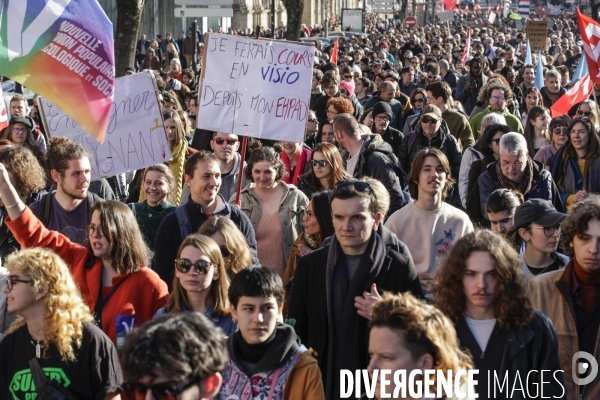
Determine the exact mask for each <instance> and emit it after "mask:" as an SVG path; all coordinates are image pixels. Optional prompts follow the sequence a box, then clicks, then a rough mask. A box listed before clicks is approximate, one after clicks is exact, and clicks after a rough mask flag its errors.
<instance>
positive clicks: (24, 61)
mask: <svg viewBox="0 0 600 400" xmlns="http://www.w3.org/2000/svg"><path fill="white" fill-rule="evenodd" d="M0 15H1V16H2V23H0V75H3V76H8V77H10V78H12V79H14V80H15V81H17V82H20V83H22V84H23V85H25V86H27V87H28V88H29V89H31V90H33V91H35V92H36V93H38V94H40V95H41V96H43V97H46V98H47V99H48V100H50V101H52V102H53V103H54V104H56V105H57V106H58V107H60V108H61V109H63V110H66V111H67V114H68V115H69V116H71V117H72V118H73V119H74V120H75V121H77V122H78V123H79V124H81V126H83V128H84V129H85V130H86V131H88V132H90V133H91V134H92V135H93V136H94V137H96V138H98V139H99V140H100V141H102V140H103V138H104V135H105V133H106V128H107V126H108V122H109V118H110V112H111V107H112V103H113V90H114V82H115V72H114V70H115V59H114V46H113V26H112V23H111V22H110V20H109V19H108V17H107V16H106V14H104V11H103V10H102V8H101V7H100V5H99V4H98V2H97V1H70V0H69V1H64V0H62V1H57V0H51V1H48V0H46V1H40V0H36V1H27V0H4V1H1V2H0Z"/></svg>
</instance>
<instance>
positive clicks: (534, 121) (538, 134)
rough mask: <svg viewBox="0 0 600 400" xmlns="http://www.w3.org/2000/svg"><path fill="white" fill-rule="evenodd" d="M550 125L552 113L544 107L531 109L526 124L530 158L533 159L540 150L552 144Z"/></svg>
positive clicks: (526, 138)
mask: <svg viewBox="0 0 600 400" xmlns="http://www.w3.org/2000/svg"><path fill="white" fill-rule="evenodd" d="M549 125H550V111H549V110H548V109H547V108H546V107H544V106H533V107H531V109H530V110H529V113H528V114H527V122H526V123H525V140H526V141H527V151H528V152H529V156H530V157H532V158H533V157H534V156H535V155H536V153H537V152H538V150H540V149H541V148H542V147H544V146H548V145H549V144H550V143H551V141H552V137H551V136H550V132H549V131H548V127H549Z"/></svg>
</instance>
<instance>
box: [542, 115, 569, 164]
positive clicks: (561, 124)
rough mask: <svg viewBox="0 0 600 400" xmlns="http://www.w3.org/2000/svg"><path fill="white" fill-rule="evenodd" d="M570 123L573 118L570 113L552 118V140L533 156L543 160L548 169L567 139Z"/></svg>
mask: <svg viewBox="0 0 600 400" xmlns="http://www.w3.org/2000/svg"><path fill="white" fill-rule="evenodd" d="M570 123H571V118H569V116H568V115H560V116H558V117H556V118H552V121H550V128H549V129H548V130H549V132H550V134H551V135H552V140H551V142H550V144H549V145H547V146H544V147H542V148H541V149H539V150H538V152H537V153H535V157H534V158H533V159H534V160H537V161H541V162H542V163H543V164H544V167H545V168H546V169H549V168H550V161H551V159H552V157H553V156H554V155H555V154H556V152H557V151H558V149H560V148H561V147H562V145H563V144H565V142H566V141H567V136H568V135H569V124H570Z"/></svg>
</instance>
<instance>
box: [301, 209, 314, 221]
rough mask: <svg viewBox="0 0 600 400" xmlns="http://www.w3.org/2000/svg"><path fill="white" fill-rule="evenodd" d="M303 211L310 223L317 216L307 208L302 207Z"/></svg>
mask: <svg viewBox="0 0 600 400" xmlns="http://www.w3.org/2000/svg"><path fill="white" fill-rule="evenodd" d="M302 211H304V215H305V216H306V219H307V220H308V221H310V220H311V219H313V217H314V216H315V213H314V212H312V211H310V210H309V209H308V208H307V207H302Z"/></svg>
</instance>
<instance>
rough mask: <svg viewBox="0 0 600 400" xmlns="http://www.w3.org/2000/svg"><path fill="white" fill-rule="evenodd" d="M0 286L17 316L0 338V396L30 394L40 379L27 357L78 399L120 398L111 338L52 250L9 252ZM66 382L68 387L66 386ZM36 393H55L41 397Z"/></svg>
mask: <svg viewBox="0 0 600 400" xmlns="http://www.w3.org/2000/svg"><path fill="white" fill-rule="evenodd" d="M6 267H7V269H8V271H9V274H10V275H9V277H8V280H7V281H6V285H5V286H4V287H3V288H2V290H3V292H4V293H5V294H6V297H7V299H8V302H7V309H8V311H9V312H11V313H14V314H16V315H18V316H19V318H18V319H17V320H16V321H15V322H14V323H13V324H12V325H11V327H10V329H9V334H8V335H7V336H6V337H5V338H4V339H3V340H2V342H1V343H0V398H2V399H9V398H10V399H29V398H31V399H33V398H36V396H38V395H41V393H39V392H38V390H39V389H41V385H42V384H41V383H39V382H37V381H36V378H35V375H33V376H34V377H33V378H32V372H31V369H30V364H29V361H30V360H35V363H36V364H37V365H38V368H40V372H41V373H42V375H43V372H42V368H43V370H45V371H46V373H48V372H49V371H52V374H53V375H55V374H57V375H58V376H59V377H60V378H59V379H56V378H53V379H54V380H57V381H58V383H59V385H61V386H62V388H59V390H60V391H61V392H63V393H64V392H65V391H66V390H68V391H69V392H70V394H71V395H72V396H73V397H69V398H76V399H120V395H119V384H120V383H121V380H122V373H121V367H120V364H119V357H118V355H117V351H116V349H115V346H114V344H113V343H111V341H110V339H109V338H108V337H107V336H106V334H104V332H102V331H101V330H100V329H99V328H98V327H97V326H96V325H94V323H93V321H94V317H93V316H92V314H91V312H90V309H89V307H88V305H87V304H86V303H85V302H84V300H83V298H82V297H81V294H80V292H79V290H78V288H77V284H76V282H75V281H74V280H73V277H72V276H71V273H70V272H69V267H68V266H67V265H66V263H65V261H63V260H62V259H61V258H60V257H59V256H58V255H57V254H56V253H54V252H52V251H50V250H47V249H43V248H35V249H27V250H22V251H19V252H17V253H14V254H12V255H11V256H9V257H8V260H7V263H6ZM65 387H66V388H65ZM38 398H43V399H47V398H53V399H55V398H58V397H44V396H40V397H38Z"/></svg>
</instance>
